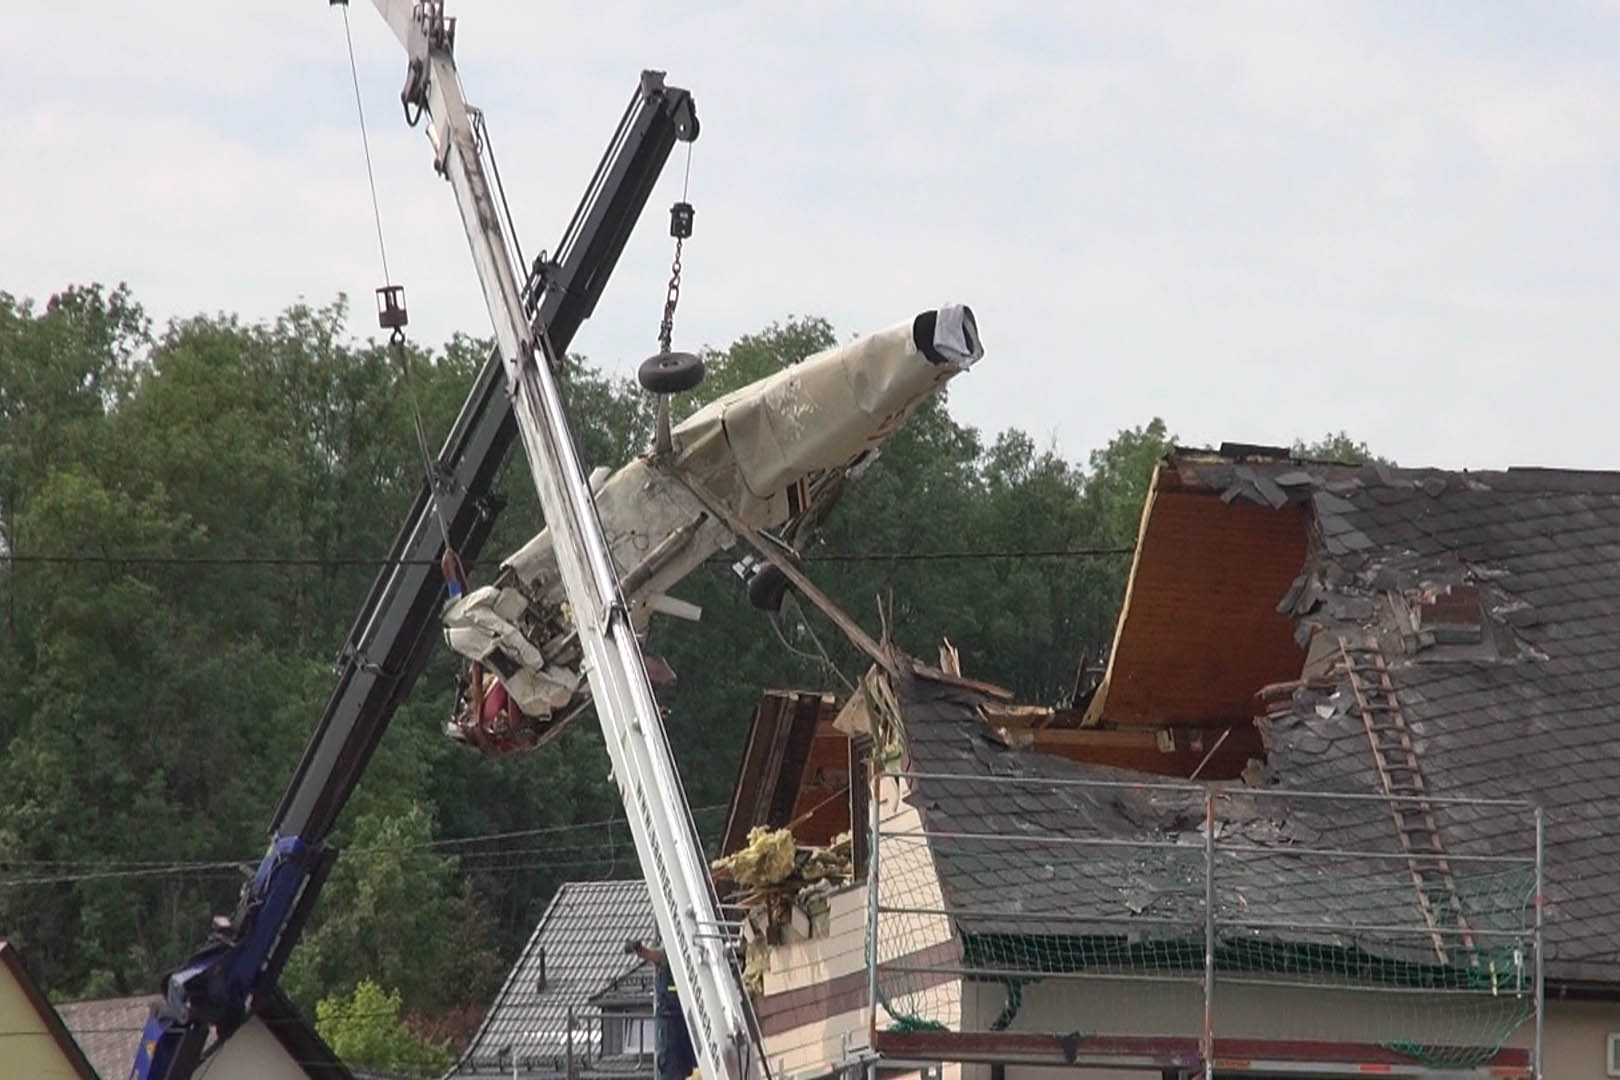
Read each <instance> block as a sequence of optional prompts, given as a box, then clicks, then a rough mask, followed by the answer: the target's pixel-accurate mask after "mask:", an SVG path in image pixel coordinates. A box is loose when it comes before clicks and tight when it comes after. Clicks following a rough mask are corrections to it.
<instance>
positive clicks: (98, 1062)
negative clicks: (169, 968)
mask: <svg viewBox="0 0 1620 1080" xmlns="http://www.w3.org/2000/svg"><path fill="white" fill-rule="evenodd" d="M157 1003H158V998H157V997H156V996H155V995H152V994H142V995H139V996H136V997H121V998H99V999H97V1000H94V1001H73V1002H69V1003H67V1004H66V1005H58V1006H57V1007H56V1013H57V1015H58V1016H60V1017H61V1018H62V1023H63V1024H64V1025H66V1026H67V1029H68V1033H69V1034H71V1035H72V1036H73V1041H74V1042H76V1043H78V1044H79V1049H81V1050H83V1051H84V1056H85V1057H86V1058H88V1059H89V1061H90V1065H91V1067H92V1068H94V1069H95V1070H96V1073H97V1075H99V1076H101V1077H103V1078H108V1077H120V1076H128V1075H129V1070H130V1068H131V1067H133V1066H134V1064H135V1050H136V1048H137V1047H139V1046H140V1043H141V1032H142V1031H144V1030H146V1018H147V1016H148V1015H150V1013H151V1008H152V1006H153V1005H156V1004H157Z"/></svg>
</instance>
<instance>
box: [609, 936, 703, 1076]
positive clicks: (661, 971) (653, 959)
mask: <svg viewBox="0 0 1620 1080" xmlns="http://www.w3.org/2000/svg"><path fill="white" fill-rule="evenodd" d="M624 951H625V952H629V953H635V954H636V955H637V956H639V957H641V958H642V959H643V960H645V961H646V962H647V963H649V964H651V965H652V966H653V977H654V979H655V980H657V981H656V982H655V983H654V984H653V1045H654V1048H655V1051H656V1056H655V1057H654V1059H653V1063H654V1066H655V1068H656V1069H657V1073H658V1080H686V1078H687V1077H688V1076H691V1075H692V1072H693V1071H694V1070H695V1069H696V1068H697V1054H696V1053H695V1052H694V1051H693V1050H692V1035H691V1032H689V1031H687V1029H686V1014H685V1013H683V1012H682V1011H681V1002H680V998H679V997H678V996H677V994H676V991H675V974H674V972H672V971H670V968H669V958H668V957H667V956H665V955H664V950H663V949H661V948H658V947H657V946H647V945H643V944H642V943H641V942H639V941H631V942H626V943H625V946H624Z"/></svg>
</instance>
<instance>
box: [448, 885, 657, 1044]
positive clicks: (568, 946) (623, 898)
mask: <svg viewBox="0 0 1620 1080" xmlns="http://www.w3.org/2000/svg"><path fill="white" fill-rule="evenodd" d="M654 933H655V927H654V923H653V914H652V903H651V902H650V901H649V900H648V898H647V886H646V884H645V883H644V882H641V881H576V882H570V883H568V884H566V885H563V886H562V887H561V888H560V889H558V890H557V895H556V896H554V897H553V898H552V900H551V903H550V905H549V906H547V908H546V913H545V914H544V915H543V916H541V918H540V925H538V926H537V927H535V930H534V934H533V935H532V936H531V937H530V938H529V943H528V944H527V945H526V946H524V949H523V955H522V956H520V957H519V958H518V961H517V963H516V964H514V965H513V966H512V970H511V972H510V973H508V975H507V977H506V983H505V985H503V986H502V987H501V991H500V993H499V994H498V995H496V998H495V1003H494V1004H493V1005H492V1006H491V1007H490V1010H489V1014H488V1015H487V1016H485V1017H484V1022H483V1023H482V1024H481V1025H480V1026H479V1028H478V1033H477V1034H476V1035H474V1036H473V1040H472V1043H471V1044H470V1045H469V1046H468V1047H467V1051H466V1053H464V1054H463V1055H462V1057H461V1060H460V1061H458V1062H457V1063H456V1067H455V1069H454V1070H452V1071H451V1073H450V1075H451V1076H461V1075H475V1074H478V1073H480V1072H488V1071H490V1070H491V1069H495V1068H500V1069H502V1070H503V1071H505V1070H510V1069H512V1067H513V1066H512V1063H511V1061H512V1058H511V1056H510V1055H511V1054H512V1051H511V1050H508V1048H509V1047H512V1048H515V1056H516V1059H517V1063H518V1066H519V1067H522V1068H524V1069H526V1070H528V1069H541V1070H547V1069H549V1068H550V1067H551V1066H553V1065H555V1064H558V1063H560V1059H561V1058H563V1056H564V1055H565V1053H566V1049H567V1038H568V1036H567V1028H568V1016H569V1010H570V1009H572V1010H573V1011H574V1013H575V1015H576V1016H578V1017H581V1018H583V1017H584V1015H585V1014H586V1013H587V1012H590V1011H594V1007H593V1006H591V999H592V998H594V997H595V996H596V995H597V994H599V993H600V992H601V991H603V990H605V989H607V988H608V987H609V986H610V985H611V984H612V983H614V981H615V980H617V979H619V978H620V977H621V976H623V975H625V974H626V973H628V972H629V971H631V969H633V968H635V967H636V966H637V965H639V964H640V963H641V961H640V960H638V959H637V958H636V957H634V956H630V955H626V954H625V952H624V943H625V942H626V941H630V940H632V939H639V940H642V941H651V940H652V938H653V935H654ZM648 1002H649V1004H650V1003H651V999H650V998H649V999H648ZM576 1029H577V1030H576V1034H575V1040H576V1043H575V1053H576V1054H578V1053H580V1051H581V1050H582V1049H583V1048H582V1047H581V1046H580V1044H579V1041H580V1040H581V1039H583V1038H585V1037H587V1033H590V1034H594V1033H595V1031H596V1028H595V1026H594V1025H588V1024H584V1023H578V1024H576Z"/></svg>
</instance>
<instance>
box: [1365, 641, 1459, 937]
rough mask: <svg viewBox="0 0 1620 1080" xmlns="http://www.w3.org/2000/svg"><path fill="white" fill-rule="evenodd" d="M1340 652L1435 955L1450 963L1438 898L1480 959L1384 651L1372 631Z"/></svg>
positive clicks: (1457, 935)
mask: <svg viewBox="0 0 1620 1080" xmlns="http://www.w3.org/2000/svg"><path fill="white" fill-rule="evenodd" d="M1339 655H1340V656H1341V657H1343V659H1344V670H1345V673H1346V675H1348V676H1349V679H1350V689H1351V690H1352V691H1353V692H1354V693H1355V696H1356V707H1357V708H1358V709H1359V711H1360V712H1361V722H1362V726H1363V727H1364V728H1365V729H1366V731H1367V745H1368V746H1369V747H1370V748H1371V750H1372V758H1373V764H1374V765H1375V766H1377V768H1378V779H1379V781H1380V783H1382V785H1383V788H1384V795H1385V797H1386V798H1387V799H1388V800H1389V811H1390V817H1391V819H1392V820H1393V821H1394V823H1395V835H1396V836H1397V837H1399V838H1400V842H1401V848H1402V850H1403V851H1404V852H1405V854H1406V865H1407V868H1408V869H1409V870H1410V871H1411V874H1412V886H1413V888H1414V889H1416V891H1417V899H1418V907H1419V908H1421V909H1422V911H1423V921H1424V922H1425V923H1426V924H1427V925H1428V928H1429V937H1430V939H1431V940H1432V941H1433V943H1434V952H1435V956H1436V957H1438V958H1439V961H1440V963H1441V964H1443V965H1444V964H1448V963H1450V961H1449V959H1448V957H1447V953H1448V950H1447V947H1446V936H1447V930H1448V929H1449V928H1443V927H1442V925H1441V920H1440V918H1439V913H1437V912H1436V910H1435V908H1436V905H1437V898H1438V903H1439V904H1440V905H1442V906H1443V908H1444V911H1445V913H1446V914H1448V915H1450V917H1451V919H1452V921H1453V925H1454V927H1455V929H1456V931H1457V933H1456V935H1455V936H1456V937H1458V938H1460V939H1461V941H1462V944H1463V947H1464V948H1465V949H1466V950H1467V952H1468V954H1469V956H1470V962H1471V963H1476V964H1477V963H1478V962H1479V961H1478V957H1477V956H1475V955H1474V931H1473V928H1472V927H1470V926H1469V925H1468V917H1467V915H1466V913H1465V912H1464V911H1463V903H1462V896H1461V895H1460V894H1459V893H1458V891H1457V879H1456V877H1455V876H1454V875H1453V874H1452V871H1451V863H1450V860H1448V859H1447V858H1446V853H1445V849H1444V848H1443V847H1442V846H1441V843H1440V830H1439V828H1438V827H1437V826H1436V824H1435V820H1434V807H1433V805H1432V804H1431V803H1430V802H1429V795H1428V791H1427V789H1426V788H1425V787H1424V784H1423V772H1422V770H1421V769H1419V768H1418V760H1417V752H1416V751H1415V750H1414V749H1413V747H1412V733H1411V730H1410V729H1409V728H1408V727H1407V726H1406V717H1405V716H1404V715H1403V714H1402V712H1401V703H1400V699H1399V698H1397V697H1396V696H1395V684H1394V683H1393V682H1392V681H1391V680H1390V677H1389V666H1388V665H1387V664H1386V663H1385V662H1384V653H1383V650H1382V649H1380V648H1379V647H1378V643H1377V639H1375V638H1373V637H1371V636H1369V637H1368V638H1367V639H1366V642H1365V643H1364V644H1361V645H1352V644H1351V643H1350V641H1349V639H1348V638H1345V637H1342V636H1341V637H1340V638H1339ZM1357 656H1360V657H1362V658H1363V661H1362V666H1360V667H1358V666H1357V664H1356V657H1357ZM1369 660H1370V662H1371V663H1370V667H1369V665H1368V661H1369Z"/></svg>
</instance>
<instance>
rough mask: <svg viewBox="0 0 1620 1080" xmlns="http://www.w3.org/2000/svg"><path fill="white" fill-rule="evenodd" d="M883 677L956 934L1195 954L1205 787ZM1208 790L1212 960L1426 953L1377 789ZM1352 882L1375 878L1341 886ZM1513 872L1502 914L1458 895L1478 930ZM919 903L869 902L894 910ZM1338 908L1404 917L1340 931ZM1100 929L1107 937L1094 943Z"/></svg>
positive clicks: (1359, 917) (1166, 955) (1493, 915)
mask: <svg viewBox="0 0 1620 1080" xmlns="http://www.w3.org/2000/svg"><path fill="white" fill-rule="evenodd" d="M896 689H897V696H898V699H899V706H900V711H901V714H902V717H903V721H902V722H903V724H904V730H905V746H906V753H907V759H908V760H907V768H908V770H910V771H911V772H912V773H913V774H914V777H915V779H914V788H913V791H912V794H911V796H910V799H909V801H910V802H911V803H912V804H913V805H914V806H916V807H917V808H918V810H919V811H920V812H921V814H922V818H923V824H924V828H925V829H926V830H927V832H928V834H929V848H930V852H931V856H932V859H933V862H934V865H935V867H936V868H937V870H938V875H939V882H940V887H941V889H942V890H943V893H944V900H945V910H946V911H948V912H950V913H951V915H952V917H953V919H954V920H955V923H956V925H957V927H958V928H959V929H960V930H961V932H962V933H963V934H964V936H965V937H966V938H967V939H968V948H969V955H970V956H972V955H974V948H975V945H974V942H973V940H972V939H974V938H975V937H978V938H980V939H991V938H996V937H1007V936H1014V937H1017V938H1019V939H1023V940H1025V941H1030V940H1044V941H1047V942H1049V943H1050V942H1053V941H1055V940H1056V939H1058V938H1069V939H1073V938H1081V937H1083V938H1089V939H1093V943H1092V944H1090V945H1087V946H1085V947H1084V950H1083V951H1077V949H1079V947H1077V946H1056V947H1054V948H1052V949H1048V950H1046V955H1047V957H1048V958H1050V957H1054V956H1064V955H1066V956H1068V958H1069V960H1068V961H1067V962H1075V963H1077V965H1078V964H1079V961H1078V959H1077V958H1078V957H1081V956H1084V957H1086V958H1087V959H1086V960H1085V963H1086V964H1091V963H1101V962H1106V961H1110V960H1113V961H1117V960H1119V959H1122V958H1123V955H1124V954H1123V953H1119V952H1112V953H1111V952H1110V951H1109V950H1110V949H1115V948H1116V947H1117V948H1123V949H1131V948H1140V947H1144V946H1145V947H1148V948H1153V947H1155V944H1157V945H1158V946H1161V947H1162V948H1163V949H1164V950H1166V951H1161V952H1160V953H1159V954H1158V958H1159V960H1160V961H1165V962H1175V959H1176V958H1175V956H1173V955H1172V954H1173V953H1176V952H1177V951H1178V950H1179V951H1180V952H1184V953H1186V954H1187V956H1191V955H1192V952H1191V951H1190V947H1191V945H1192V944H1196V953H1197V956H1198V958H1199V960H1198V962H1199V963H1201V962H1202V961H1201V957H1202V934H1203V930H1204V910H1205V908H1204V905H1205V891H1204V890H1205V876H1204V865H1205V863H1204V859H1205V847H1204V839H1203V834H1204V826H1205V790H1206V789H1204V788H1200V787H1199V786H1197V785H1188V784H1175V785H1171V784H1166V783H1164V782H1163V778H1161V777H1156V776H1148V775H1144V774H1141V773H1135V772H1128V771H1124V770H1119V769H1110V768H1106V767H1102V766H1096V765H1087V764H1081V763H1077V762H1074V761H1070V760H1068V759H1065V758H1061V757H1057V756H1055V755H1051V754H1045V753H1041V752H1038V751H1032V750H1026V749H1022V748H1019V747H1016V746H1013V745H1010V744H1008V743H1007V742H1006V741H1004V740H1003V739H1002V738H1001V737H1000V736H999V735H998V734H997V733H996V732H995V731H994V729H992V728H991V727H989V726H988V725H987V724H986V723H985V722H984V719H983V717H982V715H981V714H980V707H981V706H982V705H983V703H984V699H983V698H982V697H980V696H979V695H977V694H975V693H974V692H973V691H972V690H971V689H969V688H965V687H961V686H957V685H951V684H946V683H941V682H937V681H934V680H930V679H927V678H923V677H920V676H911V677H906V678H903V679H900V680H898V685H897V687H896ZM1215 790H1220V791H1223V794H1222V795H1221V796H1220V797H1219V798H1218V799H1217V802H1216V806H1217V810H1216V836H1217V837H1218V838H1219V845H1224V846H1241V847H1242V848H1243V849H1244V850H1243V851H1242V852H1237V851H1229V852H1225V853H1222V852H1220V851H1219V850H1218V851H1217V856H1216V867H1217V870H1216V875H1215V878H1216V897H1215V899H1216V912H1217V918H1218V919H1219V920H1220V921H1221V922H1222V923H1223V935H1222V938H1221V942H1222V946H1223V947H1224V948H1225V949H1226V950H1227V951H1226V952H1225V953H1224V954H1223V959H1222V963H1223V964H1226V963H1231V964H1237V965H1242V964H1245V963H1252V962H1257V958H1258V957H1259V956H1260V955H1261V953H1262V952H1265V951H1266V950H1270V952H1271V953H1273V954H1275V953H1277V952H1279V951H1288V950H1293V951H1295V952H1297V951H1298V950H1300V949H1302V948H1303V949H1310V948H1314V949H1316V950H1317V953H1318V955H1319V957H1320V959H1321V962H1322V963H1326V962H1328V960H1329V958H1330V956H1331V957H1337V956H1340V955H1343V954H1356V955H1358V956H1361V957H1363V958H1364V959H1363V960H1362V961H1361V963H1362V964H1363V965H1366V964H1368V963H1372V964H1373V965H1374V966H1376V965H1377V963H1378V961H1370V962H1369V961H1368V960H1366V959H1365V958H1366V957H1376V958H1378V960H1380V961H1383V962H1387V964H1388V965H1408V966H1421V965H1428V964H1431V963H1432V962H1433V961H1434V959H1435V957H1434V955H1433V953H1431V952H1430V951H1429V944H1428V941H1427V936H1426V935H1425V934H1423V933H1420V932H1416V931H1417V930H1418V929H1419V928H1421V927H1422V926H1423V925H1424V924H1423V922H1422V914H1421V911H1420V909H1419V906H1418V902H1417V899H1416V896H1415V895H1414V893H1413V892H1412V890H1411V886H1410V883H1409V881H1408V880H1407V879H1406V878H1405V877H1404V870H1402V869H1400V868H1399V865H1398V864H1396V865H1395V867H1394V868H1393V869H1392V864H1391V863H1390V862H1389V861H1388V860H1387V858H1385V859H1380V858H1376V857H1371V855H1379V856H1386V857H1387V856H1391V855H1395V854H1398V850H1399V849H1398V848H1397V846H1396V842H1395V838H1394V837H1393V835H1391V833H1390V830H1389V829H1388V827H1387V820H1388V819H1387V810H1385V809H1384V807H1383V804H1382V802H1381V801H1367V802H1357V803H1352V804H1350V805H1348V806H1347V805H1346V804H1345V803H1343V802H1333V803H1331V804H1328V805H1322V804H1318V803H1313V802H1311V801H1310V800H1299V801H1290V802H1283V801H1280V800H1279V799H1278V798H1275V797H1272V795H1271V794H1270V793H1267V792H1260V791H1246V790H1245V789H1243V788H1241V787H1227V788H1224V789H1223V788H1216V789H1215ZM1337 821H1351V822H1358V823H1360V824H1362V825H1363V826H1364V828H1363V830H1362V832H1363V834H1364V835H1362V836H1361V837H1360V845H1359V846H1358V848H1357V849H1356V850H1357V851H1360V852H1364V853H1370V854H1364V855H1357V856H1346V855H1324V854H1322V853H1321V849H1323V848H1324V847H1326V846H1327V845H1326V843H1325V840H1326V839H1327V838H1328V837H1329V836H1331V835H1332V834H1333V832H1334V830H1335V829H1336V827H1337V826H1336V822H1337ZM1379 822H1384V823H1385V827H1384V828H1383V829H1382V830H1380V829H1378V828H1377V827H1376V826H1377V824H1378V823H1379ZM885 844H886V845H888V846H889V848H890V851H891V852H893V853H894V854H891V853H887V852H886V853H885V854H884V855H883V858H884V860H885V865H887V866H889V867H890V870H889V872H888V874H887V875H886V876H887V877H888V878H889V879H890V880H891V881H897V882H900V883H901V886H900V887H913V886H908V885H907V884H906V883H907V882H908V881H909V880H910V879H909V876H908V875H907V874H905V873H904V872H903V870H902V869H901V868H898V867H895V865H894V860H895V858H896V857H897V856H898V857H899V858H906V857H913V856H910V853H909V852H908V850H907V849H908V845H907V844H905V843H904V842H902V843H900V844H898V845H896V844H894V843H893V842H891V841H889V840H887V839H886V840H885ZM1356 881H1364V882H1370V881H1376V882H1379V883H1380V885H1379V887H1376V888H1367V889H1363V888H1356V887H1353V886H1352V887H1347V886H1346V882H1356ZM1386 883H1387V884H1386ZM1524 885H1525V887H1523V888H1521V889H1520V890H1519V895H1518V896H1517V897H1516V901H1517V904H1516V908H1517V910H1509V909H1508V908H1504V907H1502V906H1501V905H1500V904H1498V903H1497V902H1496V899H1495V898H1483V899H1482V900H1481V901H1480V902H1479V903H1478V904H1476V905H1473V906H1471V909H1470V915H1471V917H1472V918H1473V920H1474V922H1475V925H1476V927H1477V928H1478V929H1481V930H1486V929H1496V930H1508V929H1512V928H1513V927H1512V926H1510V925H1509V924H1510V923H1514V922H1515V921H1517V925H1518V926H1521V927H1522V926H1523V925H1526V924H1525V923H1524V922H1523V921H1522V920H1523V918H1524V910H1525V905H1526V903H1527V902H1528V891H1529V889H1528V885H1529V882H1525V883H1524ZM917 902H918V901H917V900H915V899H913V898H908V897H903V896H895V895H889V894H886V895H885V897H884V899H883V903H884V904H886V905H888V904H894V905H898V906H900V907H906V906H908V905H911V904H915V903H917ZM1246 920H1266V921H1270V922H1278V923H1286V924H1289V926H1288V928H1287V929H1285V930H1282V929H1276V928H1270V929H1264V928H1262V929H1256V928H1254V927H1250V926H1244V925H1241V924H1242V923H1244V922H1245V921H1246ZM1352 922H1353V923H1356V924H1358V925H1360V926H1362V927H1373V928H1378V927H1386V928H1388V927H1403V928H1407V929H1405V930H1399V931H1391V932H1387V933H1381V932H1366V931H1356V932H1348V931H1347V929H1346V927H1347V924H1349V923H1352ZM1102 939H1115V940H1116V942H1117V945H1107V944H1102V945H1099V944H1097V943H1096V942H1099V941H1102ZM1127 939H1128V940H1127ZM1495 944H1500V941H1497V942H1495ZM978 947H979V948H980V949H981V950H985V949H988V950H989V951H988V952H983V951H981V952H980V953H979V955H980V956H981V958H985V957H991V956H993V955H994V952H995V949H996V948H997V946H995V945H994V944H991V945H988V946H986V945H983V944H982V943H981V944H980V945H979V946H978ZM1099 950H1100V951H1099ZM1257 950H1259V951H1257ZM1323 950H1326V951H1323ZM1182 959H1186V957H1182ZM1020 962H1028V961H1027V957H1026V958H1025V959H1024V960H1021V961H1020ZM1043 962H1044V961H1043ZM1296 962H1297V961H1296ZM1081 966H1083V965H1081ZM1385 970H1386V973H1387V974H1388V975H1389V977H1391V978H1395V977H1399V975H1400V972H1398V971H1397V970H1396V968H1395V967H1394V966H1388V967H1386V968H1385ZM1403 970H1405V969H1404V968H1403Z"/></svg>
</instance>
